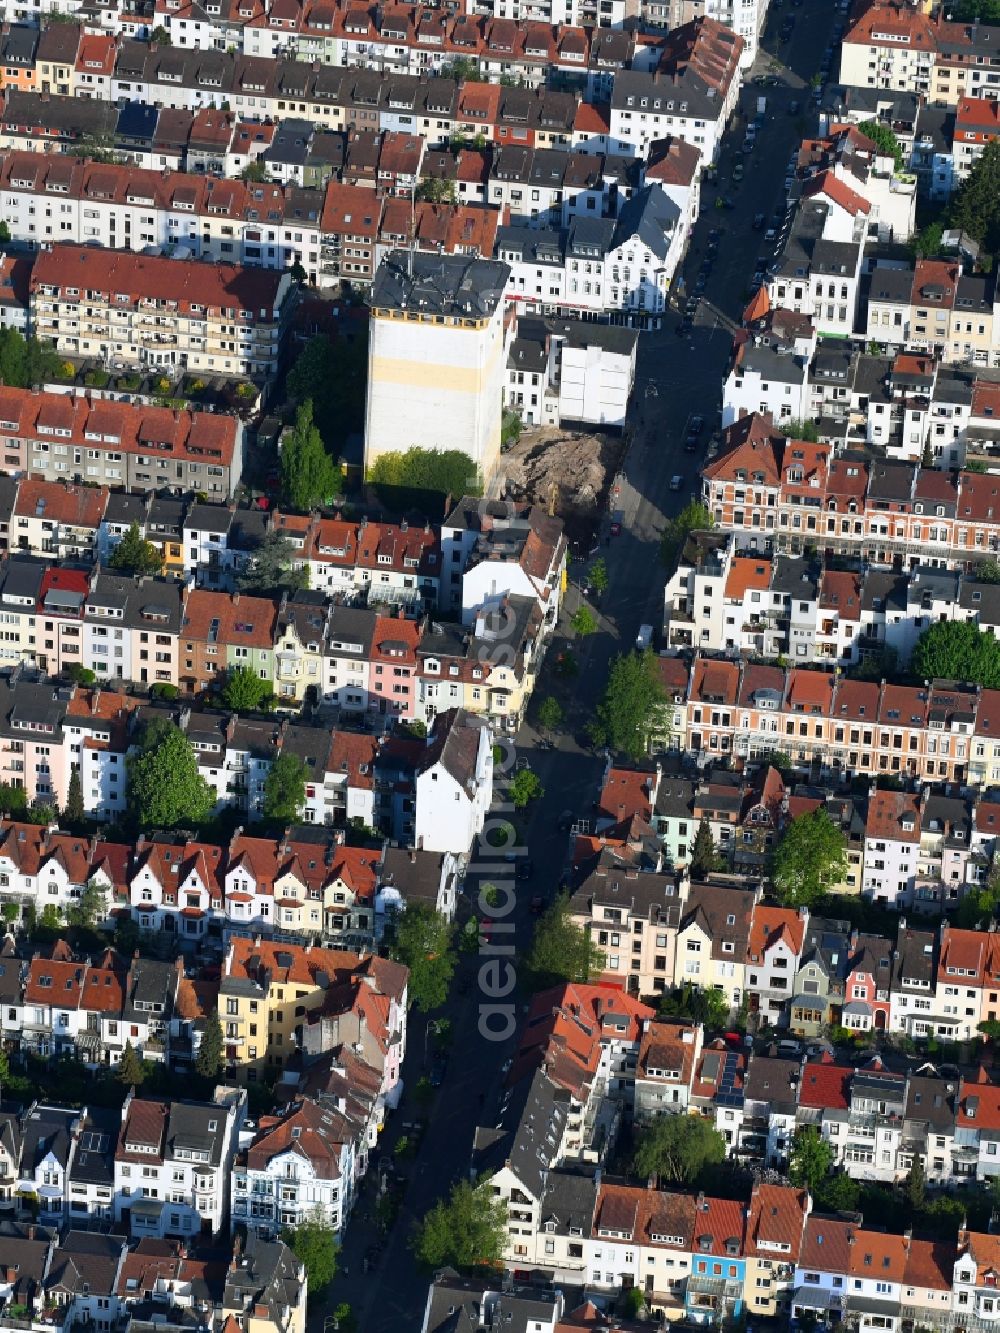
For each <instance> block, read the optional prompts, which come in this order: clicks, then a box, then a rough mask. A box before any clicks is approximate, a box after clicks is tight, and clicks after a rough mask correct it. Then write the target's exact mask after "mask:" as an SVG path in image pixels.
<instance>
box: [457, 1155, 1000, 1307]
mask: <svg viewBox="0 0 1000 1333" xmlns="http://www.w3.org/2000/svg"><path fill="white" fill-rule="evenodd" d="M542 1212H543V1216H544V1220H543V1221H542V1222H541V1224H540V1225H539V1226H538V1228H537V1231H536V1232H535V1233H533V1234H532V1235H531V1237H530V1241H529V1244H527V1245H524V1246H522V1249H523V1250H524V1251H525V1252H530V1258H529V1259H528V1262H527V1263H525V1262H524V1260H523V1257H518V1258H513V1257H511V1256H510V1255H508V1257H507V1266H508V1269H513V1272H514V1274H515V1277H516V1275H517V1274H518V1273H519V1272H527V1271H531V1270H537V1269H541V1270H542V1271H545V1272H548V1273H551V1274H553V1280H554V1281H555V1282H556V1283H557V1284H559V1283H566V1282H584V1283H585V1284H586V1287H587V1289H588V1290H591V1291H593V1292H594V1294H595V1296H599V1297H603V1298H605V1299H607V1298H610V1297H613V1296H615V1295H617V1294H619V1293H620V1292H621V1290H622V1289H623V1288H624V1289H625V1290H628V1289H630V1288H635V1289H637V1290H638V1291H640V1292H641V1293H642V1294H643V1296H644V1297H645V1304H646V1306H647V1308H649V1309H650V1310H652V1311H654V1312H655V1313H659V1314H661V1315H662V1316H663V1317H664V1318H665V1319H667V1320H668V1321H672V1320H676V1319H684V1320H687V1321H689V1322H690V1323H691V1324H694V1325H696V1326H704V1327H709V1326H716V1325H717V1324H719V1323H720V1322H721V1321H723V1320H724V1319H735V1318H752V1317H753V1316H754V1315H756V1316H757V1317H758V1318H768V1317H770V1318H773V1319H777V1320H779V1321H781V1323H782V1325H783V1326H788V1325H790V1326H792V1327H805V1326H807V1324H808V1326H810V1327H812V1326H823V1327H835V1326H837V1324H839V1323H843V1324H844V1325H845V1326H847V1327H852V1328H860V1329H868V1330H872V1329H888V1330H891V1331H893V1333H900V1330H904V1329H908V1328H913V1327H919V1328H925V1329H930V1330H940V1331H941V1333H944V1330H948V1329H952V1328H955V1329H967V1328H971V1327H981V1326H984V1325H983V1324H981V1323H980V1322H979V1321H980V1320H984V1319H985V1320H989V1319H991V1318H992V1317H993V1316H994V1314H995V1310H996V1287H995V1265H996V1263H997V1245H996V1237H994V1236H992V1235H990V1234H987V1233H983V1232H971V1231H967V1230H965V1229H963V1230H961V1231H960V1232H959V1233H958V1236H957V1239H955V1240H952V1241H950V1242H948V1243H945V1244H941V1243H940V1242H938V1241H936V1240H933V1239H930V1238H927V1237H921V1236H915V1235H914V1234H913V1233H912V1231H911V1230H906V1231H903V1232H902V1234H898V1233H891V1232H885V1231H882V1230H878V1229H875V1228H871V1227H866V1226H865V1224H864V1222H863V1220H862V1219H861V1218H860V1216H857V1215H855V1216H854V1217H850V1218H848V1217H845V1216H843V1215H827V1214H823V1213H820V1212H817V1211H815V1209H814V1207H813V1202H812V1199H811V1197H810V1196H809V1195H808V1193H806V1192H805V1191H802V1190H797V1189H795V1188H794V1187H792V1186H789V1185H776V1184H766V1183H761V1184H755V1185H754V1186H753V1187H752V1190H751V1192H750V1197H749V1198H748V1199H746V1200H727V1199H720V1198H715V1197H713V1196H711V1195H706V1194H704V1193H699V1194H688V1193H683V1192H681V1191H672V1190H665V1189H660V1188H657V1187H655V1186H653V1185H644V1184H636V1183H633V1182H629V1181H627V1180H625V1179H619V1178H612V1177H604V1178H601V1179H597V1180H595V1179H592V1178H585V1177H581V1176H579V1175H577V1174H575V1173H573V1172H572V1171H568V1170H559V1169H555V1170H553V1171H551V1172H550V1173H549V1174H548V1176H547V1178H546V1181H545V1185H544V1193H543V1195H542ZM452 1299H454V1296H452ZM572 1326H573V1327H577V1326H578V1325H577V1324H576V1322H575V1317H574V1324H573V1325H572Z"/></svg>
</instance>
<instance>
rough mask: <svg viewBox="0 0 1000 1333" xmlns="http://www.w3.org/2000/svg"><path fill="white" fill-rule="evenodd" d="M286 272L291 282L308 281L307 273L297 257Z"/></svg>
mask: <svg viewBox="0 0 1000 1333" xmlns="http://www.w3.org/2000/svg"><path fill="white" fill-rule="evenodd" d="M288 272H289V275H290V276H291V279H292V281H293V282H299V283H302V282H306V281H308V278H309V274H308V273H307V272H306V271H305V269H304V268H303V266H302V263H301V261H300V260H298V259H296V260H295V261H294V262H293V264H292V266H291V268H290V269H289V270H288Z"/></svg>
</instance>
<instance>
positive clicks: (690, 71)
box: [606, 14, 745, 163]
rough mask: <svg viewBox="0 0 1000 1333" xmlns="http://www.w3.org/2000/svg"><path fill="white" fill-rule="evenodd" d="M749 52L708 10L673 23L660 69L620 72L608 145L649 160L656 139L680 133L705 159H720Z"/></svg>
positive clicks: (612, 94)
mask: <svg viewBox="0 0 1000 1333" xmlns="http://www.w3.org/2000/svg"><path fill="white" fill-rule="evenodd" d="M744 55H745V43H744V40H743V38H742V37H740V36H739V35H738V34H736V33H734V32H733V31H732V30H731V29H730V28H727V27H724V26H723V25H722V24H721V23H719V22H718V21H717V20H716V19H713V18H708V17H707V16H706V15H704V14H702V15H700V16H699V17H698V18H695V19H692V20H691V21H690V22H688V23H685V24H683V25H682V26H681V27H679V28H674V29H673V30H672V31H671V32H670V33H668V34H667V36H666V37H665V38H664V39H663V50H662V54H661V57H660V60H659V63H658V64H657V66H656V67H655V69H651V70H650V69H640V68H632V69H626V70H621V71H619V72H618V73H617V74H616V75H615V78H614V84H613V87H612V89H611V92H610V105H609V108H608V112H607V117H608V119H607V134H606V143H607V147H608V148H609V150H610V151H611V152H614V153H620V154H623V155H624V156H626V157H637V158H640V159H643V160H644V159H645V158H646V156H647V154H648V152H649V149H650V146H651V145H652V144H653V143H654V142H655V141H656V140H658V139H666V138H671V137H674V136H676V137H677V138H678V139H683V140H684V141H685V142H686V143H689V144H692V145H693V146H694V147H695V148H697V149H698V151H699V152H700V153H701V158H702V161H703V162H704V163H714V162H716V161H717V160H718V156H719V152H720V149H721V145H722V136H723V134H724V133H725V131H726V128H727V126H728V124H729V120H730V117H731V116H732V114H733V112H734V111H735V109H736V104H737V101H738V98H739V92H740V85H741V74H740V70H741V66H742V65H743V63H744Z"/></svg>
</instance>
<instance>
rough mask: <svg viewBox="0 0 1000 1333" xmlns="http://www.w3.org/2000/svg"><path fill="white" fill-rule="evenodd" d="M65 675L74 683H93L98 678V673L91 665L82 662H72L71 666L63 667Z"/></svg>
mask: <svg viewBox="0 0 1000 1333" xmlns="http://www.w3.org/2000/svg"><path fill="white" fill-rule="evenodd" d="M63 675H64V676H67V677H68V678H69V679H70V680H71V681H72V682H73V684H74V685H93V683H94V681H95V680H96V679H97V675H96V673H95V672H93V671H91V669H90V667H85V666H84V665H83V663H82V662H71V663H70V664H69V666H67V667H64V668H63Z"/></svg>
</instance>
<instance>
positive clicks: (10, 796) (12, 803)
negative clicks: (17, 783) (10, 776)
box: [0, 782, 28, 819]
mask: <svg viewBox="0 0 1000 1333" xmlns="http://www.w3.org/2000/svg"><path fill="white" fill-rule="evenodd" d="M27 808H28V795H27V792H26V791H25V790H24V788H23V787H12V786H11V785H10V783H9V782H0V812H2V813H3V814H5V815H13V816H14V818H15V819H20V818H23V817H24V813H25V811H26V810H27Z"/></svg>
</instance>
